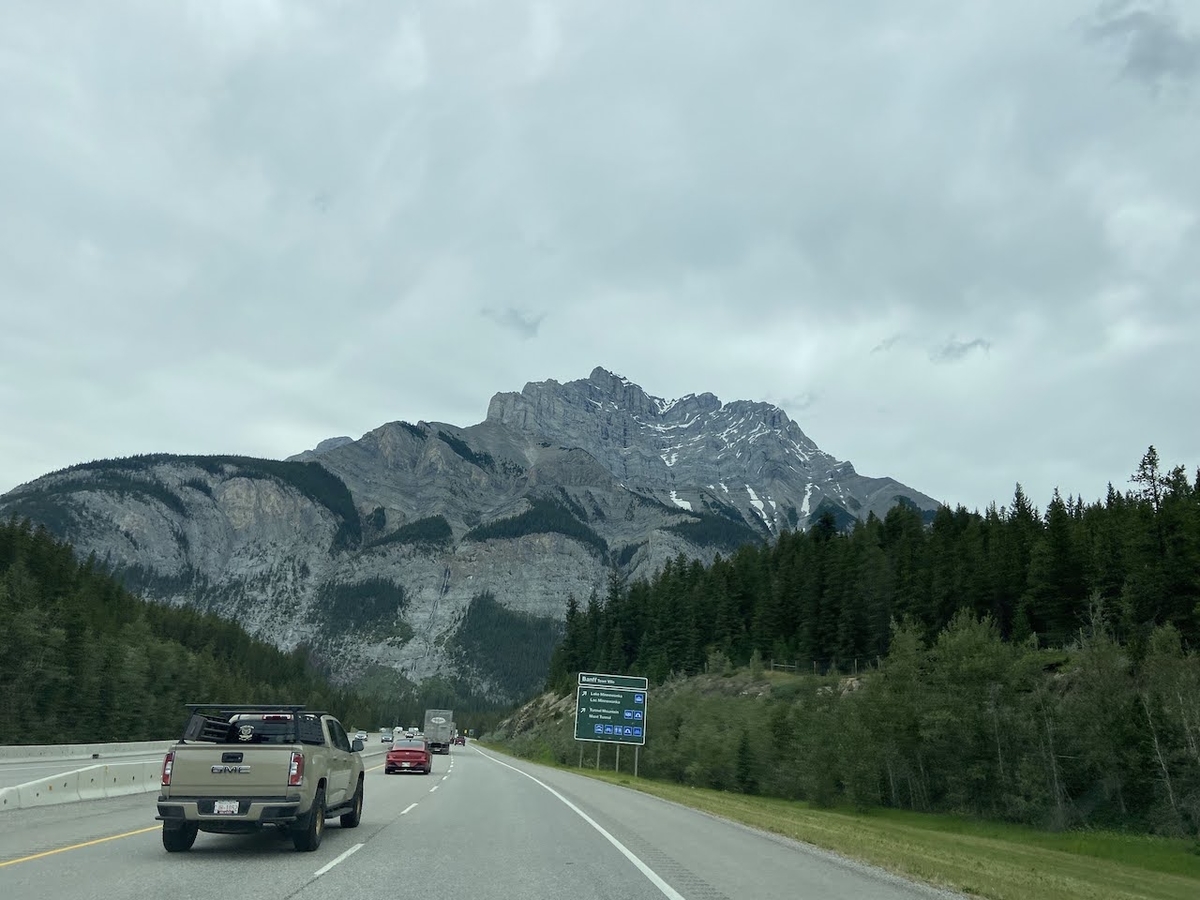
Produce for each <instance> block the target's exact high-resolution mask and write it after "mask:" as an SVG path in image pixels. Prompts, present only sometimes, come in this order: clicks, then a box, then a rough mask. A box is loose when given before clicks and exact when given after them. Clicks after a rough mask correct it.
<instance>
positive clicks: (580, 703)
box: [575, 684, 647, 745]
mask: <svg viewBox="0 0 1200 900" xmlns="http://www.w3.org/2000/svg"><path fill="white" fill-rule="evenodd" d="M646 696H647V692H646V689H645V688H644V687H642V688H637V687H608V686H599V687H597V686H594V685H590V684H587V685H585V684H580V685H579V687H578V688H577V689H576V693H575V740H577V741H599V742H602V743H608V744H638V745H641V744H644V743H646Z"/></svg>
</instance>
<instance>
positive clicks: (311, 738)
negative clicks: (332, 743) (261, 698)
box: [184, 713, 325, 746]
mask: <svg viewBox="0 0 1200 900" xmlns="http://www.w3.org/2000/svg"><path fill="white" fill-rule="evenodd" d="M232 719H233V721H229V720H228V719H219V718H216V717H214V716H204V715H201V714H199V713H197V714H196V715H194V716H192V719H191V721H189V722H188V727H187V729H186V731H185V732H184V740H185V741H204V742H206V743H211V744H296V743H300V744H315V745H318V746H320V745H322V744H324V743H325V734H324V732H323V731H322V729H321V720H320V719H319V718H318V717H316V716H306V715H301V716H300V717H299V721H298V722H297V721H296V720H294V719H293V718H292V717H291V716H255V715H239V716H233V717H232ZM297 731H298V733H297Z"/></svg>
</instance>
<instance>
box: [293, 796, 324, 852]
mask: <svg viewBox="0 0 1200 900" xmlns="http://www.w3.org/2000/svg"><path fill="white" fill-rule="evenodd" d="M324 834H325V788H317V795H316V796H315V797H313V803H312V809H310V810H309V811H308V815H307V816H305V817H304V824H302V825H301V826H300V827H299V828H298V829H297V830H295V831H293V832H292V846H293V847H295V848H296V849H297V850H316V849H317V848H318V847H320V846H321V836H322V835H324Z"/></svg>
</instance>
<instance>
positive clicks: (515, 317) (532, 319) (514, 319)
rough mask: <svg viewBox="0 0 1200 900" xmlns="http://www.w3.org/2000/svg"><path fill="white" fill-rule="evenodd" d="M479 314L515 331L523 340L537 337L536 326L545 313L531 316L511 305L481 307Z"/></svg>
mask: <svg viewBox="0 0 1200 900" xmlns="http://www.w3.org/2000/svg"><path fill="white" fill-rule="evenodd" d="M481 314H482V315H483V317H484V318H485V319H490V320H491V321H493V322H495V323H496V324H497V325H499V326H501V327H502V328H507V329H510V330H511V331H514V332H516V333H517V334H518V335H520V336H521V337H522V338H524V339H525V340H531V339H532V338H535V337H537V333H538V327H539V326H540V325H541V324H542V320H543V319H545V318H546V315H545V313H542V314H540V315H536V316H531V315H528V314H527V313H523V312H521V311H520V310H518V309H513V308H512V307H511V306H510V307H507V308H505V309H500V310H496V309H483V310H481Z"/></svg>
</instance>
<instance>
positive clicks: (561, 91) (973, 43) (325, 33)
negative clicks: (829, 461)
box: [0, 0, 1200, 505]
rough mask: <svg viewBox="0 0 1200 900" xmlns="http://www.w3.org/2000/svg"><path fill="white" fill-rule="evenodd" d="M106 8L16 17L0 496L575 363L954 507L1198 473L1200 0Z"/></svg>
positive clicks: (343, 422) (492, 387)
mask: <svg viewBox="0 0 1200 900" xmlns="http://www.w3.org/2000/svg"><path fill="white" fill-rule="evenodd" d="M102 6H103V8H101V5H99V4H77V7H78V8H76V9H73V10H72V13H71V16H70V22H69V27H65V25H64V20H63V19H62V17H61V14H60V13H59V12H58V11H57V9H56V5H55V4H49V3H45V2H44V0H6V2H4V3H0V196H3V198H4V202H3V203H2V204H0V323H3V324H2V325H0V422H2V423H4V427H3V428H0V491H3V490H6V489H8V488H9V487H11V486H12V485H15V484H17V483H18V482H21V481H25V480H28V479H30V478H33V477H36V476H37V475H39V474H41V473H43V472H45V471H48V470H50V469H53V468H57V467H60V466H64V465H69V464H71V463H74V462H79V461H81V460H84V459H92V458H99V457H104V456H112V455H127V454H129V453H140V452H153V451H160V450H161V451H168V450H170V451H177V452H209V451H211V452H245V453H256V454H263V455H269V456H275V457H282V456H287V455H290V454H292V453H295V452H297V451H299V450H302V449H304V448H306V447H312V446H315V445H316V444H317V443H318V442H319V441H320V440H321V439H323V438H326V437H329V436H330V435H341V434H351V435H357V434H362V433H364V432H365V431H368V430H370V429H372V428H374V427H376V426H377V425H378V424H379V423H381V422H387V421H393V420H396V419H406V420H408V421H416V420H418V419H425V420H428V421H441V422H452V423H458V424H470V423H472V422H477V421H480V420H481V419H482V418H483V417H484V415H485V414H486V409H487V402H488V398H490V396H491V395H492V394H493V393H495V392H497V391H505V390H519V389H520V387H521V386H522V385H523V384H524V383H525V382H527V381H540V380H544V379H546V378H554V379H557V380H559V381H569V380H572V379H576V378H583V377H586V376H587V374H588V372H589V371H590V370H591V368H592V366H594V365H597V364H599V365H603V366H605V367H606V368H608V369H610V370H613V371H619V372H623V373H625V374H626V375H627V376H628V377H629V378H630V379H631V380H633V381H635V382H637V383H639V384H641V385H642V386H643V387H644V388H645V389H646V390H647V391H649V392H651V393H653V394H655V395H657V396H662V397H678V396H682V395H685V394H688V393H700V392H704V391H711V392H712V393H714V394H716V395H717V396H719V397H721V398H722V399H723V400H725V401H727V402H728V401H731V400H736V399H750V400H760V399H764V398H770V397H784V398H789V399H784V400H782V401H779V402H780V405H782V406H784V408H786V409H788V410H789V411H792V412H796V411H800V412H802V416H803V418H802V421H800V424H801V426H802V427H803V428H804V430H805V432H806V433H808V434H811V435H812V436H813V439H814V440H816V441H817V442H818V443H819V444H820V445H821V447H822V448H823V449H826V450H827V451H828V452H830V453H834V454H836V455H839V456H840V457H842V458H849V459H852V461H853V462H854V463H855V466H856V467H857V468H858V469H859V471H862V472H865V473H871V474H879V475H891V476H893V477H897V478H900V479H901V480H903V481H905V482H907V483H909V484H911V485H912V486H914V487H915V488H917V489H920V490H923V491H925V492H926V493H930V494H933V495H935V496H938V497H944V498H947V499H951V500H962V501H963V502H964V503H968V504H969V505H980V504H985V503H986V502H987V501H988V500H990V499H997V498H998V499H1001V500H1005V499H1006V498H1007V497H1010V496H1011V493H1012V486H1013V484H1014V483H1015V482H1016V481H1021V482H1022V483H1024V484H1025V485H1026V487H1027V489H1028V490H1029V493H1030V495H1031V496H1034V497H1036V498H1038V499H1039V500H1040V501H1041V502H1042V503H1044V502H1045V500H1046V499H1047V498H1048V496H1049V493H1050V489H1052V487H1053V486H1054V481H1055V479H1058V478H1061V479H1063V483H1062V485H1061V486H1062V488H1063V491H1064V494H1065V493H1070V492H1074V493H1080V492H1083V493H1085V494H1087V495H1089V496H1091V495H1097V494H1098V495H1102V494H1103V490H1104V485H1105V484H1106V483H1107V481H1108V480H1113V481H1114V482H1119V481H1121V479H1122V478H1123V477H1124V476H1125V474H1126V473H1128V472H1129V471H1132V468H1133V466H1134V465H1136V463H1137V460H1138V459H1140V457H1141V454H1142V453H1144V451H1145V445H1148V444H1149V443H1151V442H1153V443H1155V445H1156V446H1157V447H1159V450H1160V452H1161V453H1162V455H1163V458H1164V459H1170V460H1172V462H1173V463H1174V462H1181V463H1186V464H1188V465H1194V464H1197V463H1200V444H1198V441H1200V439H1198V438H1197V436H1196V429H1195V427H1194V424H1193V423H1191V421H1190V420H1189V419H1188V418H1187V417H1186V416H1182V417H1181V416H1178V415H1176V414H1175V412H1174V411H1175V410H1178V409H1187V408H1190V405H1194V397H1193V396H1192V395H1193V393H1194V389H1193V388H1192V387H1191V386H1192V385H1193V384H1195V383H1196V382H1197V381H1200V371H1198V370H1197V364H1196V361H1195V356H1194V354H1191V353H1190V352H1187V351H1186V348H1184V347H1183V346H1182V344H1181V340H1182V338H1181V337H1180V336H1187V335H1193V334H1196V333H1200V288H1198V287H1197V285H1200V255H1198V254H1196V253H1195V252H1189V251H1190V250H1191V248H1192V247H1193V246H1194V244H1195V242H1196V237H1197V234H1198V233H1200V232H1198V228H1200V169H1198V167H1197V166H1196V160H1195V150H1194V148H1195V147H1197V146H1200V116H1196V115H1194V114H1193V111H1194V108H1195V107H1194V100H1195V97H1196V85H1197V78H1198V77H1200V76H1198V74H1197V72H1196V71H1195V63H1194V61H1193V60H1194V59H1195V54H1194V50H1195V42H1196V40H1197V34H1198V31H1197V29H1198V27H1200V20H1198V19H1197V12H1196V11H1195V4H1194V3H1180V2H1176V3H1174V4H1173V5H1166V4H1158V5H1150V4H1147V3H1140V4H1133V3H1118V4H1106V5H1105V6H1103V7H1101V8H1100V12H1099V13H1098V12H1097V0H1058V2H1055V3H1051V4H1047V3H1046V2H1045V0H978V2H971V3H967V4H958V5H954V4H950V5H947V4H945V3H930V2H925V0H918V2H915V3H904V4H898V3H894V2H887V0H862V2H860V3H855V4H852V5H850V4H841V5H838V4H798V3H795V2H794V0H761V2H756V3H754V4H751V5H741V6H739V5H736V4H699V5H697V4H694V3H691V4H689V3H685V2H683V0H666V2H665V3H655V4H642V5H641V6H638V7H637V8H636V9H635V8H634V7H632V6H630V5H628V4H612V3H605V2H602V0H533V2H530V0H496V2H494V3H485V4H479V3H471V2H468V0H445V2H441V0H439V2H436V3H429V2H420V0H342V2H339V3H337V4H329V3H325V2H319V0H287V2H281V0H274V2H268V0H252V2H251V0H248V2H246V3H239V2H237V0H222V2H209V3H205V2H201V0H191V2H188V3H176V4H169V3H168V4H162V3H160V4H146V3H144V2H139V0H110V2H107V3H105V4H103V5H102ZM1121 72H1123V73H1124V77H1121V78H1117V77H1113V76H1114V75H1115V74H1116V73H1121ZM1168 100H1169V101H1170V102H1166V101H1168ZM947 335H949V336H950V337H949V338H947V337H946V336H947ZM959 336H965V337H961V338H960V337H959ZM498 338H502V339H498ZM518 339H519V340H521V341H522V343H521V345H520V346H521V351H522V352H520V353H513V352H512V349H513V348H512V344H513V341H516V340H518ZM931 349H932V352H931ZM580 359H585V360H586V362H585V364H583V365H582V366H581V364H580ZM930 360H933V361H935V362H937V363H940V364H938V365H931V364H930ZM954 362H957V363H958V364H957V365H952V364H951V363H954ZM968 363H969V364H968ZM430 371H438V372H440V373H441V374H440V377H439V378H437V379H434V380H433V381H430V380H429V378H428V373H429V372H430ZM14 386H19V389H17V387H14ZM1189 404H1190V405H1189ZM264 408H268V409H271V410H272V415H271V417H269V418H267V417H264V416H262V414H261V410H262V409H264ZM1113 409H1120V410H1121V411H1122V414H1121V416H1119V417H1118V416H1113V415H1112V410H1113ZM951 420H952V421H956V422H960V423H961V424H962V427H961V428H957V429H953V434H950V435H947V434H946V431H945V428H944V422H946V421H951ZM1030 434H1036V435H1037V436H1038V441H1037V442H1036V443H1034V442H1032V441H1030V440H1028V436H1029V435H1030ZM1080 435H1087V436H1088V441H1087V442H1086V445H1084V444H1083V442H1081V440H1080V437H1079V436H1080ZM934 443H937V444H938V448H939V449H938V450H937V452H936V453H935V452H931V451H930V449H929V448H930V447H931V445H933V444H934Z"/></svg>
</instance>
